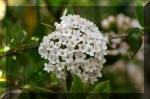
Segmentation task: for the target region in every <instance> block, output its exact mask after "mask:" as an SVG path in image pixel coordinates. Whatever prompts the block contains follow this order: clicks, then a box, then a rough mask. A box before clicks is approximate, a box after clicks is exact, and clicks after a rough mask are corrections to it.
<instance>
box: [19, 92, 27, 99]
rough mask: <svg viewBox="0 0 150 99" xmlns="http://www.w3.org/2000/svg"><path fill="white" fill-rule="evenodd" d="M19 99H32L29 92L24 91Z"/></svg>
mask: <svg viewBox="0 0 150 99" xmlns="http://www.w3.org/2000/svg"><path fill="white" fill-rule="evenodd" d="M19 99H30V95H29V93H28V91H27V90H23V91H22V92H21V93H20V94H19Z"/></svg>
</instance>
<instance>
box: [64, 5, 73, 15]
mask: <svg viewBox="0 0 150 99" xmlns="http://www.w3.org/2000/svg"><path fill="white" fill-rule="evenodd" d="M69 14H74V10H73V8H72V6H70V5H69V6H68V7H66V8H65V9H64V12H63V16H67V15H69Z"/></svg>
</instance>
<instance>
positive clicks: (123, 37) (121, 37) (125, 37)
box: [109, 35, 128, 40]
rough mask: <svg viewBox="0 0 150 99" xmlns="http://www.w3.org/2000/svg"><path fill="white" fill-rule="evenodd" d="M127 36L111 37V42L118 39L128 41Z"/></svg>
mask: <svg viewBox="0 0 150 99" xmlns="http://www.w3.org/2000/svg"><path fill="white" fill-rule="evenodd" d="M127 37H128V36H127V35H122V36H116V37H110V38H109V39H110V40H112V39H118V38H120V39H127Z"/></svg>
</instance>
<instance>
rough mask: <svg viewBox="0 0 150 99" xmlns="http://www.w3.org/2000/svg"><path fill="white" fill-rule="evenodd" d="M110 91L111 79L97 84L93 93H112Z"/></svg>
mask: <svg viewBox="0 0 150 99" xmlns="http://www.w3.org/2000/svg"><path fill="white" fill-rule="evenodd" d="M110 92H111V89H110V84H109V81H103V82H101V83H99V84H97V85H96V86H95V87H94V88H93V90H92V91H91V93H110Z"/></svg>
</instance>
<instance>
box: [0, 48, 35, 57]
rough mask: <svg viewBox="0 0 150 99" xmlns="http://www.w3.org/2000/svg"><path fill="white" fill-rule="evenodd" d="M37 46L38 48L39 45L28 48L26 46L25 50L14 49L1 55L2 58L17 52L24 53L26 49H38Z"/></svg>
mask: <svg viewBox="0 0 150 99" xmlns="http://www.w3.org/2000/svg"><path fill="white" fill-rule="evenodd" d="M37 48H38V46H31V47H27V48H25V49H23V50H14V51H10V52H6V53H4V54H2V55H0V59H1V58H2V57H5V56H10V55H15V54H21V53H23V52H25V51H29V50H32V49H37Z"/></svg>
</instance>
